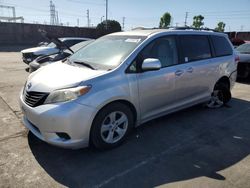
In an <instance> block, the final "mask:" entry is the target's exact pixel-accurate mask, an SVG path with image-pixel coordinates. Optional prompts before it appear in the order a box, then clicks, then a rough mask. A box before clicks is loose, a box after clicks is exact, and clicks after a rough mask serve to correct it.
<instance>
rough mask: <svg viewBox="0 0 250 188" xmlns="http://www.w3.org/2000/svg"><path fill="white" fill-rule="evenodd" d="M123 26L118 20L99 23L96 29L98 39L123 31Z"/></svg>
mask: <svg viewBox="0 0 250 188" xmlns="http://www.w3.org/2000/svg"><path fill="white" fill-rule="evenodd" d="M121 30H122V28H121V25H120V23H119V22H118V21H116V20H107V22H106V20H104V21H103V22H101V23H99V24H98V25H97V27H96V31H97V35H98V37H100V36H103V35H106V34H109V33H114V32H119V31H121Z"/></svg>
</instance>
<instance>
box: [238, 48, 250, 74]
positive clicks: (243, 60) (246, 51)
mask: <svg viewBox="0 0 250 188" xmlns="http://www.w3.org/2000/svg"><path fill="white" fill-rule="evenodd" d="M236 50H237V52H238V53H239V59H240V60H239V63H238V68H237V70H238V77H239V78H247V77H249V76H250V43H245V44H242V45H240V46H239V47H237V48H236Z"/></svg>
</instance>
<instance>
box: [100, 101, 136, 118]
mask: <svg viewBox="0 0 250 188" xmlns="http://www.w3.org/2000/svg"><path fill="white" fill-rule="evenodd" d="M114 103H122V104H124V105H126V106H128V107H129V108H130V110H131V111H132V115H133V119H134V122H136V120H137V111H136V108H135V106H134V105H133V104H132V103H131V102H129V101H127V100H116V101H112V102H110V103H108V104H106V105H105V106H103V107H102V108H101V109H100V110H99V111H101V110H102V109H103V108H105V107H106V106H108V105H110V104H114Z"/></svg>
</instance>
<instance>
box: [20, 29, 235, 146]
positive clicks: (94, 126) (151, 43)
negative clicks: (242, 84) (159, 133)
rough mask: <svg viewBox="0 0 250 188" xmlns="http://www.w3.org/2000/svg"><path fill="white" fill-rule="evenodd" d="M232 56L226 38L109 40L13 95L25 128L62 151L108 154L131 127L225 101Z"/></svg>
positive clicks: (174, 33)
mask: <svg viewBox="0 0 250 188" xmlns="http://www.w3.org/2000/svg"><path fill="white" fill-rule="evenodd" d="M236 59H237V58H236V54H235V52H234V50H233V46H232V44H231V42H230V41H229V39H228V37H227V35H225V34H223V33H217V32H208V31H195V30H190V29H189V30H174V29H172V30H159V29H155V30H136V31H129V32H119V33H113V34H109V35H107V36H104V37H101V38H99V39H97V40H95V41H94V42H93V43H91V44H89V45H87V46H86V47H84V48H82V49H80V50H79V51H77V52H76V53H75V54H73V55H72V56H70V58H68V60H67V61H64V62H56V63H53V64H52V65H49V66H45V67H43V68H42V69H40V70H38V71H36V72H34V73H32V74H31V75H30V76H29V78H28V80H27V82H26V84H25V85H24V88H23V89H22V92H21V94H20V106H21V109H22V111H23V114H24V116H23V122H24V125H25V126H26V127H27V128H28V129H29V130H30V131H31V132H32V133H33V134H34V135H36V136H37V137H38V138H40V139H41V140H43V141H45V142H47V143H50V144H53V145H56V146H61V147H65V148H79V147H86V146H88V145H89V143H92V145H93V146H94V147H96V148H100V149H108V148H112V147H115V146H118V145H119V144H121V143H122V142H123V141H124V140H125V139H126V138H127V136H128V133H129V132H130V131H131V130H132V128H133V127H134V126H138V125H140V124H142V123H144V122H147V121H149V120H151V119H154V118H157V117H160V116H163V115H166V114H169V113H172V112H175V111H178V110H181V109H184V108H187V107H190V106H193V105H196V104H199V103H206V104H207V106H208V107H211V108H218V107H221V106H223V105H224V104H225V103H227V102H228V101H229V100H230V99H231V92H230V90H231V89H232V87H233V86H234V83H235V79H236V74H237V62H236Z"/></svg>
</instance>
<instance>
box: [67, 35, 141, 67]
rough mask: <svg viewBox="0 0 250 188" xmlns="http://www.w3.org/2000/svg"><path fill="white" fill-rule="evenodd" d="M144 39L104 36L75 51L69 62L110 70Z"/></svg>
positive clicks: (139, 37) (138, 37)
mask: <svg viewBox="0 0 250 188" xmlns="http://www.w3.org/2000/svg"><path fill="white" fill-rule="evenodd" d="M144 39H145V37H142V36H114V35H112V36H104V37H102V38H99V39H97V40H96V41H94V42H92V43H90V44H89V45H87V46H86V47H84V48H82V49H80V50H79V51H77V52H76V53H75V54H73V55H72V56H71V57H70V61H71V62H85V63H88V64H90V65H92V66H93V67H98V68H101V67H106V68H108V69H112V68H115V67H117V66H118V65H119V64H120V63H122V62H123V61H124V60H125V58H126V57H127V56H128V55H129V54H130V53H131V52H132V51H133V50H134V49H135V48H136V47H137V46H138V45H139V44H140V43H141V42H142V41H143V40H144Z"/></svg>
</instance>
